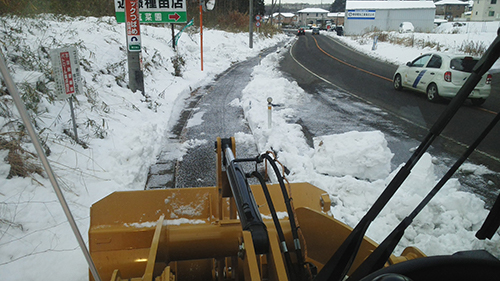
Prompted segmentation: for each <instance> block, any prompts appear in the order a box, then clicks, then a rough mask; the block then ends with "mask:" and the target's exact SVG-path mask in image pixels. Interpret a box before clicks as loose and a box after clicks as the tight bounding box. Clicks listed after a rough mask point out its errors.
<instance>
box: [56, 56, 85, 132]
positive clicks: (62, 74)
mask: <svg viewBox="0 0 500 281" xmlns="http://www.w3.org/2000/svg"><path fill="white" fill-rule="evenodd" d="M50 59H51V62H52V69H53V72H54V80H55V82H56V93H57V96H56V98H58V99H69V100H68V102H69V108H70V110H71V119H72V121H73V132H74V134H75V141H76V142H78V131H77V129H76V120H75V111H74V110H73V95H75V94H77V93H82V92H83V87H82V77H81V72H80V61H79V59H78V51H77V50H76V47H66V48H60V49H53V50H51V51H50Z"/></svg>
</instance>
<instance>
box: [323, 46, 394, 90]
mask: <svg viewBox="0 0 500 281" xmlns="http://www.w3.org/2000/svg"><path fill="white" fill-rule="evenodd" d="M313 39H314V42H316V47H318V49H319V50H320V51H321V52H323V53H324V54H325V55H327V56H329V57H331V58H332V59H334V60H336V61H338V62H340V63H343V64H345V65H347V66H349V67H352V68H354V69H357V70H360V71H363V72H365V73H368V74H370V75H373V76H375V77H378V78H382V79H384V80H387V81H390V82H392V79H390V78H387V77H384V76H381V75H378V74H375V73H373V72H370V71H368V70H364V69H362V68H359V67H357V66H354V65H352V64H349V63H347V62H345V61H342V60H340V59H338V58H336V57H334V56H332V55H330V54H329V53H327V52H325V51H324V50H323V49H321V47H320V46H319V44H318V41H317V40H316V38H314V37H313Z"/></svg>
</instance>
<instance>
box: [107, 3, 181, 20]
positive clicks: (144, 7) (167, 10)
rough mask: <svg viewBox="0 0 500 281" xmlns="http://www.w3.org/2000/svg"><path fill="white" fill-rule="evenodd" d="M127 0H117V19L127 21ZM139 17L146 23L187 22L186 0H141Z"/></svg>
mask: <svg viewBox="0 0 500 281" xmlns="http://www.w3.org/2000/svg"><path fill="white" fill-rule="evenodd" d="M125 2H126V0H115V11H116V20H117V21H118V22H125V18H124V17H125ZM138 8H139V13H140V15H139V17H140V21H141V22H144V23H186V22H187V12H186V0H139V1H138Z"/></svg>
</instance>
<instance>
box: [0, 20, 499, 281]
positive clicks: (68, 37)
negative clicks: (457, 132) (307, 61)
mask: <svg viewBox="0 0 500 281" xmlns="http://www.w3.org/2000/svg"><path fill="white" fill-rule="evenodd" d="M0 21H1V22H2V24H0V34H1V35H0V40H1V41H2V46H1V48H2V51H3V53H4V55H6V56H7V58H8V64H9V66H10V68H11V70H13V72H12V75H13V77H14V80H15V81H16V82H17V83H18V85H22V86H23V87H26V85H33V84H34V83H36V81H42V82H49V79H50V74H49V73H46V72H44V71H43V70H44V69H47V68H46V66H47V65H48V64H49V59H48V57H47V54H46V51H44V50H47V49H52V48H58V47H61V46H64V45H68V44H72V45H73V44H74V45H77V46H78V49H79V55H80V59H81V61H82V63H81V65H82V75H83V79H84V88H85V89H86V92H85V94H84V95H79V96H77V97H76V99H77V102H76V104H75V107H76V116H77V123H78V125H79V127H78V130H79V136H80V139H81V140H82V141H84V142H86V143H87V144H88V146H89V148H88V149H84V148H82V147H81V146H80V145H78V144H75V143H74V142H72V141H71V140H70V139H69V138H68V137H67V136H66V135H65V134H63V133H62V131H63V129H68V128H71V123H70V121H69V120H71V119H70V113H69V109H68V106H67V103H66V102H64V101H56V102H51V101H48V100H45V99H44V100H43V101H42V103H41V106H40V108H39V111H40V112H44V114H42V115H40V116H39V117H38V118H37V120H36V121H37V125H38V126H39V128H45V130H43V133H42V139H43V140H45V141H46V142H47V145H48V146H49V147H50V149H51V154H50V157H49V159H50V161H51V165H52V167H53V169H54V170H55V172H56V174H57V177H58V180H59V183H60V185H61V186H62V187H63V189H64V194H65V197H66V199H67V201H68V203H69V206H70V208H71V211H72V212H73V216H74V217H75V219H76V221H77V224H78V227H79V228H80V231H81V232H82V233H83V236H84V239H87V237H86V232H87V230H88V228H89V208H90V206H91V205H92V204H93V203H94V202H96V201H98V200H100V199H102V198H103V197H105V196H106V195H108V194H110V193H112V192H114V191H118V190H141V189H143V188H144V186H145V181H146V175H147V171H148V168H149V166H150V165H151V164H152V163H154V162H155V161H156V156H157V155H158V154H159V152H160V151H161V150H171V151H175V154H174V155H173V157H177V158H181V157H182V155H183V153H184V151H185V149H186V146H189V145H196V143H195V142H192V141H187V142H186V143H185V144H182V145H179V144H178V143H175V142H172V141H171V140H169V138H168V137H169V131H170V129H171V128H172V126H173V124H175V122H176V120H177V118H178V116H179V112H180V110H181V109H182V107H183V106H184V104H183V100H184V99H185V98H186V97H188V96H189V93H190V92H191V91H192V90H194V89H196V88H198V87H200V86H203V85H206V84H208V83H209V82H211V81H212V80H213V79H214V77H215V76H216V75H217V74H219V73H222V72H224V71H225V70H226V69H227V68H228V67H230V66H231V65H232V64H234V63H237V62H238V61H242V60H245V59H246V58H248V57H253V56H256V55H258V53H259V51H260V50H262V49H264V48H266V47H269V46H273V45H275V44H276V43H278V42H279V41H283V40H290V39H287V38H286V37H285V36H284V35H280V36H275V37H273V38H265V37H264V36H259V35H257V34H255V36H254V48H253V49H249V48H248V46H247V44H248V34H231V33H226V32H222V31H215V30H205V31H204V48H205V49H204V59H205V60H204V71H203V72H202V71H200V68H201V65H200V50H199V34H198V33H197V30H196V28H192V29H191V30H188V32H186V33H185V34H184V35H183V36H182V37H181V39H180V41H179V50H178V52H177V53H176V52H174V51H173V50H172V49H171V47H170V43H169V39H168V38H170V32H171V31H170V29H169V28H159V27H153V26H144V28H143V30H142V34H143V37H142V42H143V47H144V49H143V64H144V68H145V86H146V93H147V95H148V96H147V97H144V96H142V95H141V94H140V93H132V92H131V91H130V90H128V89H127V87H126V81H128V78H127V77H126V55H125V52H124V50H125V45H124V43H125V32H124V31H125V27H124V25H123V24H117V23H115V21H114V19H113V18H64V17H56V16H44V17H43V18H41V19H17V18H8V17H2V18H0ZM453 35H457V34H453ZM416 36H417V35H416ZM419 36H420V35H419ZM421 36H430V34H424V35H421ZM458 36H460V37H458ZM458 36H457V37H456V39H453V40H456V42H457V44H458V40H459V39H458V38H461V40H462V41H463V40H466V39H467V37H468V36H471V35H470V34H463V35H461V34H458ZM488 36H490V38H493V37H494V36H492V33H490V32H489V31H488ZM439 38H441V39H443V40H446V38H448V37H447V36H446V34H440V35H439V37H438V39H439ZM292 40H295V39H292ZM342 40H349V39H346V38H343V39H342ZM350 44H353V46H354V45H355V43H354V42H353V41H351V42H350ZM443 44H444V43H443ZM289 46H290V45H288V46H286V47H285V48H283V49H280V50H279V51H278V52H277V53H274V54H271V55H269V56H267V57H265V58H264V59H263V60H262V61H261V64H260V65H258V66H256V67H255V69H254V71H253V74H252V81H251V82H250V83H249V84H248V85H247V87H246V88H245V90H244V91H243V96H242V97H241V99H240V100H233V101H231V102H230V106H241V107H242V108H243V109H244V111H245V114H246V117H247V119H248V122H249V124H250V126H251V128H252V132H253V135H252V136H250V135H245V134H243V133H241V134H236V138H237V140H238V141H239V142H255V143H256V144H257V146H258V148H259V150H260V151H266V150H269V149H273V150H275V151H277V152H278V156H279V160H280V161H281V162H282V163H284V164H285V165H286V166H287V167H288V168H289V169H290V170H291V171H292V174H291V175H290V176H289V179H290V180H291V181H294V182H299V181H307V182H310V183H312V184H314V185H316V186H318V187H320V188H322V189H324V190H326V191H327V192H328V193H329V194H330V197H331V199H332V202H333V207H332V215H333V216H335V217H336V218H338V219H340V220H342V221H344V222H346V223H347V224H349V225H351V226H354V225H355V224H356V223H357V222H358V221H359V220H360V218H361V217H362V216H363V215H364V213H365V212H366V211H367V210H368V208H369V206H370V205H371V204H372V203H373V202H374V200H375V199H376V198H377V196H378V195H379V194H380V193H381V192H382V190H383V189H384V187H385V186H386V184H387V183H388V182H389V181H390V180H391V179H392V177H393V176H394V174H395V173H396V171H388V167H390V166H389V163H390V159H391V157H392V154H391V153H390V152H389V151H388V149H387V145H386V142H385V140H384V138H383V136H382V133H381V132H351V133H346V134H344V135H337V136H318V137H317V138H316V140H317V142H316V144H315V147H314V148H311V147H309V146H308V145H307V143H306V140H305V138H304V136H303V133H302V131H301V128H300V126H299V125H297V124H294V123H289V122H287V121H288V120H291V119H293V118H292V117H293V116H294V114H295V113H294V110H293V109H292V108H293V107H294V106H295V105H300V104H307V102H308V96H307V95H306V93H305V92H304V90H302V89H301V88H300V87H299V86H298V85H297V83H296V82H294V81H290V80H288V79H286V78H284V77H283V76H282V74H281V73H280V72H279V71H278V69H277V66H278V64H279V61H280V59H281V56H282V54H283V53H284V52H286V51H287V50H288V47H289ZM378 50H384V51H385V50H388V52H390V53H392V55H393V57H396V58H398V60H400V61H398V63H401V62H405V61H407V60H409V59H408V58H406V53H408V52H409V51H412V52H415V53H417V52H422V50H413V49H410V48H404V49H400V48H399V47H397V46H396V47H394V46H390V45H384V46H383V48H382V47H379V48H378ZM367 52H369V53H372V54H373V55H374V56H382V57H383V55H382V54H380V53H378V51H376V52H373V51H371V50H369V51H367ZM176 54H178V55H180V56H182V58H183V59H184V61H185V62H186V64H185V66H184V67H183V69H182V77H178V76H174V75H173V74H172V73H173V72H174V66H173V63H172V60H171V58H173V57H175V55H176ZM411 57H412V58H413V57H414V56H413V55H411ZM44 66H45V68H44ZM24 82H29V83H24ZM30 83H31V84H30ZM49 87H52V88H53V85H52V84H50V83H49ZM52 88H51V89H52ZM269 96H272V97H273V99H274V101H273V103H275V104H280V105H283V106H281V107H276V108H275V109H273V119H272V130H270V129H268V128H267V101H266V100H267V97H269ZM0 98H2V99H6V100H9V99H10V97H9V96H6V95H4V96H1V97H0ZM228 106H229V104H228ZM2 110H3V109H2ZM11 110H12V114H13V116H9V115H8V114H0V116H1V117H0V124H1V125H2V127H1V131H0V133H2V134H3V133H7V132H9V131H10V130H11V127H10V126H11V125H10V124H11V123H9V122H10V121H12V120H14V119H15V118H16V115H17V111H16V110H15V109H11ZM190 122H191V123H190V125H194V124H199V122H203V119H202V118H199V119H198V118H195V119H193V120H192V121H190ZM354 139H356V141H357V144H358V145H357V146H351V145H348V142H352V141H353V140H354ZM321 140H322V145H320V143H321ZM340 146H342V147H341V149H342V150H343V151H342V153H343V154H342V155H340V154H338V153H336V152H335V151H336V149H335V147H340ZM24 148H25V149H28V150H31V151H32V150H33V149H32V148H31V146H30V145H29V144H28V145H26V147H24ZM368 150H371V151H373V153H372V154H370V155H367V154H366V153H363V151H368ZM325 151H326V152H327V153H328V155H327V153H325ZM331 151H334V153H331V154H330V152H331ZM337 152H339V151H337ZM377 152H378V153H377ZM339 153H340V152H339ZM360 155H362V156H363V157H369V160H368V158H365V159H363V158H362V157H360ZM349 156H351V157H352V158H349ZM0 157H1V159H5V158H6V157H7V151H0ZM336 161H339V162H336ZM370 161H377V163H378V165H377V166H370V165H368V163H369V162H370ZM343 163H348V164H349V165H350V167H352V170H351V171H349V169H348V168H347V167H349V166H348V165H347V164H343ZM326 168H328V170H326ZM341 168H344V169H343V170H342V172H338V169H341ZM467 169H468V170H472V171H484V170H482V169H481V168H477V167H476V169H474V167H473V166H472V167H471V166H469V167H468V168H467ZM389 172H390V174H388V173H389ZM8 173H9V165H8V164H7V163H6V162H5V161H2V162H1V163H0V202H1V203H0V219H1V221H0V272H1V276H2V280H7V281H11V280H12V281H14V280H15V281H18V280H19V281H20V280H37V279H51V280H77V281H86V280H88V270H87V265H86V263H85V260H84V257H83V255H82V253H81V250H80V249H79V248H78V244H77V242H76V240H75V238H73V234H72V232H71V229H70V227H69V225H68V223H67V222H66V218H65V216H64V214H63V212H62V210H61V207H60V206H59V203H58V202H57V200H56V196H55V194H54V192H53V190H52V188H51V186H50V183H49V181H48V180H47V179H46V177H42V176H39V175H36V174H35V175H33V176H32V177H31V178H20V177H14V178H12V179H6V178H7V175H8ZM365 179H369V180H365ZM435 183H436V176H435V172H434V165H433V161H432V157H431V155H429V154H426V155H424V157H423V158H422V160H421V161H420V162H419V164H418V165H416V166H415V167H414V169H413V173H412V175H411V176H410V178H408V180H407V181H406V182H405V184H404V185H403V186H402V187H401V189H400V190H399V191H398V193H397V194H396V196H395V198H394V199H393V200H391V202H390V204H389V205H388V206H387V207H386V208H385V209H384V210H383V212H382V214H381V215H380V216H379V217H378V218H377V219H376V220H375V221H374V223H373V224H372V227H370V229H369V231H368V235H369V236H370V237H372V238H373V239H375V240H376V241H379V242H380V241H381V240H382V239H383V238H384V236H385V235H387V234H388V233H389V232H390V230H391V229H392V227H394V226H395V225H396V224H397V223H398V222H399V220H400V219H402V218H403V216H404V215H406V214H408V213H409V212H410V211H411V210H412V208H413V207H414V206H415V205H416V204H417V203H418V202H419V201H420V200H421V199H422V198H423V196H425V194H426V192H427V191H428V190H430V188H432V187H433V185H434V184H435ZM459 189H460V184H459V182H458V181H457V180H451V181H450V182H449V183H448V184H446V186H445V187H444V188H443V190H442V191H441V192H440V193H439V194H438V196H437V197H436V199H435V200H434V201H433V202H432V203H431V204H430V205H429V206H428V207H426V208H425V209H424V211H423V212H422V214H421V215H419V216H418V217H417V219H416V220H415V222H414V224H413V225H412V226H411V227H410V229H409V230H408V231H407V232H406V234H405V236H404V239H403V241H402V242H401V245H400V246H399V248H398V249H397V250H396V254H399V253H400V252H401V250H402V248H404V247H406V246H408V245H415V246H417V247H419V248H421V249H422V250H423V251H424V252H426V253H427V254H430V255H432V254H449V253H453V252H455V251H458V250H467V249H480V248H486V249H488V250H489V251H490V252H492V253H493V254H494V255H496V256H500V249H499V247H498V245H499V244H498V243H499V236H498V235H495V237H494V239H493V240H492V241H477V240H476V239H475V237H474V233H475V231H477V229H478V228H479V226H480V224H481V222H482V221H483V220H484V218H485V217H486V213H487V211H486V210H485V209H484V202H482V201H481V200H479V199H478V198H477V197H476V196H475V195H473V194H470V193H466V192H461V191H459ZM167 223H168V221H167ZM172 223H184V222H181V221H176V220H173V221H172ZM27 268H29V270H26V269H27Z"/></svg>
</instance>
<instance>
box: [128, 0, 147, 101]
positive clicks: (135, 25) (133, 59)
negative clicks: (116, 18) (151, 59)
mask: <svg viewBox="0 0 500 281" xmlns="http://www.w3.org/2000/svg"><path fill="white" fill-rule="evenodd" d="M139 17H140V16H139V0H125V21H126V29H127V61H128V86H129V87H130V90H132V92H135V91H137V90H139V91H141V92H142V94H143V95H145V92H144V74H143V72H142V62H141V60H142V52H141V29H140V23H139Z"/></svg>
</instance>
